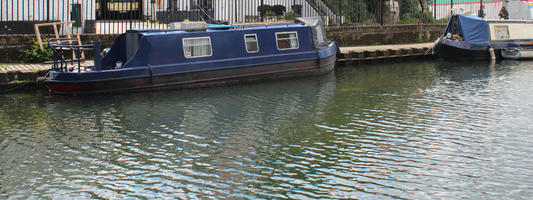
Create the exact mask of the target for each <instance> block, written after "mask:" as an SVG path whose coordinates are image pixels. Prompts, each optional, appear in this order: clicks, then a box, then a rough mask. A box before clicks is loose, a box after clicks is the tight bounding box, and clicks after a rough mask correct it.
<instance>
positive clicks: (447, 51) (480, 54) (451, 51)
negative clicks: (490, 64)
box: [434, 42, 501, 61]
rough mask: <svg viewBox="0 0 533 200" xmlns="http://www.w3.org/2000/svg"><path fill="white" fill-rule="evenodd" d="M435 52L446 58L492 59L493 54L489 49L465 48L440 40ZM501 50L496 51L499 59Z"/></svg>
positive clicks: (461, 59) (463, 59)
mask: <svg viewBox="0 0 533 200" xmlns="http://www.w3.org/2000/svg"><path fill="white" fill-rule="evenodd" d="M434 48H435V49H434V51H435V53H436V54H437V55H438V56H439V57H440V58H442V59H445V60H457V61H467V60H490V59H491V55H490V51H489V50H488V49H471V48H464V47H461V46H458V45H450V44H447V43H444V42H438V43H437V45H435V47H434ZM499 52H500V51H495V54H494V56H496V58H497V59H499V58H501V54H500V53H499Z"/></svg>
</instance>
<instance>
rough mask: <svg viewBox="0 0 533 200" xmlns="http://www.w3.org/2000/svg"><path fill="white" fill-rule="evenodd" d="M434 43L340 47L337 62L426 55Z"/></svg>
mask: <svg viewBox="0 0 533 200" xmlns="http://www.w3.org/2000/svg"><path fill="white" fill-rule="evenodd" d="M433 45H434V43H420V44H400V45H376V46H357V47H340V48H339V49H340V57H339V58H338V59H337V60H338V61H339V62H349V61H365V60H380V59H393V58H402V57H418V56H424V55H426V51H428V50H429V49H431V48H432V47H433Z"/></svg>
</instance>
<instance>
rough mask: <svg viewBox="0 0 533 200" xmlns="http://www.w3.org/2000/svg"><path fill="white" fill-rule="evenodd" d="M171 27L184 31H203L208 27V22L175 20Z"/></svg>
mask: <svg viewBox="0 0 533 200" xmlns="http://www.w3.org/2000/svg"><path fill="white" fill-rule="evenodd" d="M170 29H172V30H184V31H202V30H206V29H207V23H205V22H173V23H170Z"/></svg>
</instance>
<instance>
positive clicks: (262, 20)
mask: <svg viewBox="0 0 533 200" xmlns="http://www.w3.org/2000/svg"><path fill="white" fill-rule="evenodd" d="M264 4H265V2H264V0H261V8H262V7H263V5H264ZM259 15H261V22H264V21H265V19H264V13H263V12H259Z"/></svg>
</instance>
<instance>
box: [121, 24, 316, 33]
mask: <svg viewBox="0 0 533 200" xmlns="http://www.w3.org/2000/svg"><path fill="white" fill-rule="evenodd" d="M292 27H305V25H304V24H302V23H261V24H239V25H219V24H208V25H207V28H206V29H201V30H183V29H174V30H172V29H166V30H164V29H132V30H127V31H126V33H139V34H142V35H163V34H182V33H192V32H220V31H236V30H254V29H255V30H259V29H279V28H292Z"/></svg>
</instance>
